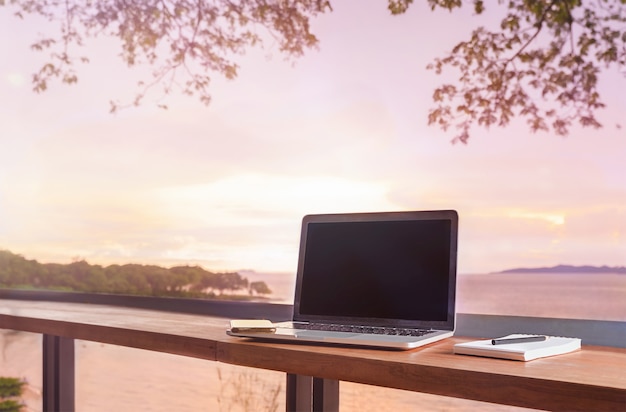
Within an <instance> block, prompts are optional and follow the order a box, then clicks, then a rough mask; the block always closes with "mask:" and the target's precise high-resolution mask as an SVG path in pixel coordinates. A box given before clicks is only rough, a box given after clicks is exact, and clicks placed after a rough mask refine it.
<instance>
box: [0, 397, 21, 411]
mask: <svg viewBox="0 0 626 412" xmlns="http://www.w3.org/2000/svg"><path fill="white" fill-rule="evenodd" d="M21 410H22V405H21V404H20V403H18V402H17V401H14V400H13V399H7V400H6V401H0V412H20V411H21Z"/></svg>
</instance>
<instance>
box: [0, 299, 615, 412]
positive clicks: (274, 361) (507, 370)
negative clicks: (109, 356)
mask: <svg viewBox="0 0 626 412" xmlns="http://www.w3.org/2000/svg"><path fill="white" fill-rule="evenodd" d="M226 323H227V322H226V321H225V320H215V319H207V317H206V316H201V315H186V314H175V313H163V312H156V311H149V310H138V309H127V308H121V307H109V306H97V305H88V304H71V303H50V302H31V301H12V300H0V328H2V329H15V330H22V331H28V332H36V333H42V334H44V337H48V340H49V342H48V345H49V348H48V349H46V347H44V358H46V356H47V357H48V358H50V357H52V358H54V356H56V355H58V353H62V352H63V350H64V349H63V347H64V346H67V345H68V340H69V343H71V344H72V345H73V339H85V340H91V341H96V342H104V343H110V344H116V345H122V346H129V347H135V348H141V349H146V350H153V351H158V352H165V353H173V354H178V355H183V356H190V357H196V358H201V359H206V360H212V361H218V362H224V363H229V364H235V365H241V366H248V367H254V368H262V369H270V370H276V371H283V372H286V373H288V374H291V376H294V377H305V378H306V377H315V378H318V379H321V380H322V383H323V384H324V385H326V386H327V389H328V390H330V392H331V396H329V398H330V399H331V402H330V404H332V405H336V403H333V402H332V398H333V396H332V392H333V391H335V390H337V393H338V382H339V381H342V380H343V381H351V382H357V383H364V384H370V385H377V386H383V387H389V388H397V389H405V390H410V391H416V392H425V393H431V394H436V395H442V396H452V397H458V398H465V399H473V400H479V401H486V402H494V403H499V404H505V405H513V406H522V407H529V408H536V409H548V410H566V411H575V410H583V411H588V410H594V411H599V410H617V411H624V410H626V349H617V348H609V347H600V346H583V349H582V350H581V351H578V352H574V353H570V354H565V355H560V356H556V357H552V358H544V359H538V360H534V361H532V362H516V361H507V360H499V359H488V358H479V357H472V356H461V355H454V354H453V353H452V346H453V344H454V343H457V342H461V341H466V340H468V339H463V338H457V337H455V338H451V339H447V340H444V341H442V342H439V343H435V344H432V345H428V346H426V347H423V348H418V349H415V350H411V351H400V352H397V351H385V350H370V349H354V348H342V347H331V346H310V345H290V344H275V343H263V342H254V341H250V340H246V339H238V338H232V337H229V336H227V335H226V334H225V333H224V329H225V326H226ZM55 339H61V341H57V340H55ZM63 339H65V340H63ZM44 342H45V338H44ZM44 346H45V344H44ZM46 351H50V352H52V353H51V354H49V355H46ZM69 356H73V352H71V353H70V354H68V355H67V356H66V357H65V358H64V359H61V362H60V361H59V358H58V357H57V359H56V361H50V360H48V361H46V359H44V369H46V364H47V363H49V364H51V365H48V366H47V368H48V369H50V368H52V369H54V368H57V369H58V368H61V369H62V366H59V364H64V363H68V362H69V363H71V365H70V366H68V367H66V368H65V370H61V371H60V372H59V371H58V370H57V371H56V372H54V371H53V372H50V373H49V374H52V380H53V381H52V383H48V384H46V379H47V378H46V375H47V373H46V371H45V370H44V392H45V391H46V386H50V385H52V386H59V384H58V382H61V385H60V386H64V385H69V384H71V385H72V388H71V393H70V394H68V393H65V394H63V393H62V394H60V395H59V394H57V395H56V396H57V397H59V396H60V397H65V398H66V402H70V400H67V398H68V397H70V396H73V371H68V370H67V369H73V360H72V361H71V362H70V361H69V360H68V357H69ZM55 362H56V363H55ZM69 373H71V376H72V378H71V379H66V378H64V377H63V375H64V374H69ZM55 379H56V381H55ZM294 382H295V383H294V387H293V390H295V391H296V392H297V391H298V390H300V391H301V392H302V391H303V393H301V394H300V395H297V396H296V395H293V396H296V398H297V397H299V398H300V399H302V398H303V397H307V396H308V397H309V398H310V397H311V396H314V395H311V394H310V393H309V394H307V393H306V391H307V390H308V391H309V392H310V386H308V388H309V389H302V388H300V389H298V387H299V386H300V387H304V388H306V387H307V384H305V385H304V386H303V385H300V384H298V381H297V379H296V381H294ZM335 382H336V383H337V385H334V384H333V383H335ZM289 391H290V389H289V388H288V396H290V394H289ZM321 393H323V390H322V392H321ZM45 398H46V394H45V393H44V403H46V399H45ZM52 398H54V395H51V399H52ZM54 402H56V403H54ZM58 402H59V400H58V399H57V400H50V401H49V403H48V404H47V405H48V409H54V408H55V407H59V403H58ZM61 402H64V401H63V400H61ZM290 404H291V405H294V403H290V402H288V403H287V405H288V407H289V405H290ZM295 404H297V405H301V404H302V402H296V403H295ZM332 408H333V407H329V409H332Z"/></svg>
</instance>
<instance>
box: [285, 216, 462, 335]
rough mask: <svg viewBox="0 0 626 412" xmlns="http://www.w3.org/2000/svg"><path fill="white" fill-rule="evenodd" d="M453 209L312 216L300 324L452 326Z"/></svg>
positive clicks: (305, 241)
mask: <svg viewBox="0 0 626 412" xmlns="http://www.w3.org/2000/svg"><path fill="white" fill-rule="evenodd" d="M457 219H458V218H457V215H456V212H453V211H427V212H393V213H370V214H349V215H309V216H306V217H305V218H304V220H303V231H302V244H301V250H300V254H301V256H300V261H299V267H298V280H297V283H296V298H295V314H294V320H318V321H320V320H333V319H336V320H337V321H341V320H354V321H359V322H360V323H363V324H373V325H376V324H379V325H393V326H415V327H441V326H443V327H446V326H452V327H453V325H454V300H455V286H456V243H457V234H456V232H457Z"/></svg>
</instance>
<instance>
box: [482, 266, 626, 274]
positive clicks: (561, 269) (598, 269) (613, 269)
mask: <svg viewBox="0 0 626 412" xmlns="http://www.w3.org/2000/svg"><path fill="white" fill-rule="evenodd" d="M491 273H493V274H495V273H498V274H500V273H619V274H626V266H606V265H603V266H591V265H583V266H574V265H556V266H551V267H537V268H514V269H506V270H501V271H498V272H491Z"/></svg>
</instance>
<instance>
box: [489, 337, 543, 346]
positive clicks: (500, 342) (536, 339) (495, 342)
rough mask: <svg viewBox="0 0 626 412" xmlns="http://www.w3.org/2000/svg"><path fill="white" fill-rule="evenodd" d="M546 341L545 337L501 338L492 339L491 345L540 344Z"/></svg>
mask: <svg viewBox="0 0 626 412" xmlns="http://www.w3.org/2000/svg"><path fill="white" fill-rule="evenodd" d="M546 339H548V337H547V336H525V337H523V338H508V339H507V338H503V339H492V340H491V344H492V345H508V344H510V343H528V342H542V341H544V340H546Z"/></svg>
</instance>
